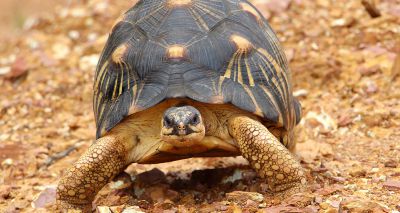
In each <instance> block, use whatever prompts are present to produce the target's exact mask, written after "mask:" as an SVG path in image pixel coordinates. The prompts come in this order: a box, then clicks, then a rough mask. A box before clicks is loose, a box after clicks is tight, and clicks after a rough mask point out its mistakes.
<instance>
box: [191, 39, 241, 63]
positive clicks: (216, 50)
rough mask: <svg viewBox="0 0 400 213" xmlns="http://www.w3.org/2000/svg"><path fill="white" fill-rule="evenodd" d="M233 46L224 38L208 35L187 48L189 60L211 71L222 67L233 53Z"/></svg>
mask: <svg viewBox="0 0 400 213" xmlns="http://www.w3.org/2000/svg"><path fill="white" fill-rule="evenodd" d="M235 51H236V50H235V46H234V44H232V42H230V41H229V40H228V39H227V38H226V37H225V36H221V35H220V34H218V33H210V34H209V35H208V36H203V37H201V38H197V39H196V40H195V42H194V43H193V44H192V45H191V46H190V47H189V58H190V59H191V60H192V62H193V63H195V64H200V65H203V66H205V67H207V68H208V69H211V70H219V69H221V67H223V66H224V65H225V64H226V62H227V61H229V60H230V58H231V56H232V55H233V53H234V52H235Z"/></svg>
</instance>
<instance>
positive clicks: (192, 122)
mask: <svg viewBox="0 0 400 213" xmlns="http://www.w3.org/2000/svg"><path fill="white" fill-rule="evenodd" d="M161 127H162V128H161V139H162V140H163V141H165V142H167V143H170V144H172V145H174V146H191V145H193V144H195V143H196V142H200V141H201V140H203V138H204V135H205V127H204V123H203V119H202V117H201V114H200V112H199V110H197V109H196V108H194V107H192V106H179V107H171V108H168V109H167V110H166V111H165V112H164V115H163V117H162V121H161Z"/></svg>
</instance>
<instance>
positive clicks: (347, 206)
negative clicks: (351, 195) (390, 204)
mask: <svg viewBox="0 0 400 213" xmlns="http://www.w3.org/2000/svg"><path fill="white" fill-rule="evenodd" d="M340 209H342V210H343V211H348V212H387V209H386V208H385V207H383V206H381V205H380V204H378V203H375V202H373V201H369V200H358V199H352V200H345V201H343V202H341V203H340Z"/></svg>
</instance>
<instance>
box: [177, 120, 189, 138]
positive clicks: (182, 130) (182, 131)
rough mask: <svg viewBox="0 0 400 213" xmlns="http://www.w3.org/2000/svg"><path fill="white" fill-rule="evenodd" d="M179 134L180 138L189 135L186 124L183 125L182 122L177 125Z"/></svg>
mask: <svg viewBox="0 0 400 213" xmlns="http://www.w3.org/2000/svg"><path fill="white" fill-rule="evenodd" d="M177 133H178V135H179V136H184V135H187V131H186V126H185V124H183V122H180V123H179V124H178V125H177Z"/></svg>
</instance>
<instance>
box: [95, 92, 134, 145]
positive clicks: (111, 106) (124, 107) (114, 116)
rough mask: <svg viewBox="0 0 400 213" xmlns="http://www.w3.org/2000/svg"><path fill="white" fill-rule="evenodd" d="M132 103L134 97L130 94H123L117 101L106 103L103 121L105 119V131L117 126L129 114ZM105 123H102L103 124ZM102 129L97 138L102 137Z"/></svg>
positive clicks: (99, 130) (98, 131) (97, 133)
mask: <svg viewBox="0 0 400 213" xmlns="http://www.w3.org/2000/svg"><path fill="white" fill-rule="evenodd" d="M131 102H132V95H131V93H129V92H125V93H123V94H122V95H121V96H119V98H118V99H117V100H116V101H113V102H106V103H105V104H106V108H105V112H104V116H103V119H105V124H104V126H105V130H106V131H109V130H111V129H112V128H113V127H114V126H115V125H117V124H118V123H119V122H120V121H121V120H122V119H123V118H124V117H125V115H126V114H128V111H129V107H130V103H131ZM103 122H104V121H102V122H100V123H103ZM101 131H102V129H101V128H98V129H97V132H96V138H99V137H100V136H101Z"/></svg>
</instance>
